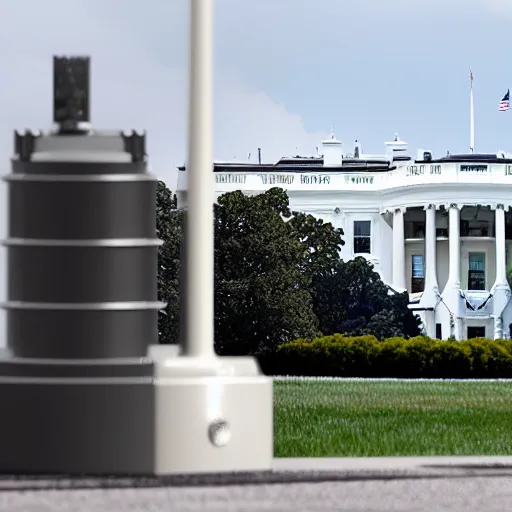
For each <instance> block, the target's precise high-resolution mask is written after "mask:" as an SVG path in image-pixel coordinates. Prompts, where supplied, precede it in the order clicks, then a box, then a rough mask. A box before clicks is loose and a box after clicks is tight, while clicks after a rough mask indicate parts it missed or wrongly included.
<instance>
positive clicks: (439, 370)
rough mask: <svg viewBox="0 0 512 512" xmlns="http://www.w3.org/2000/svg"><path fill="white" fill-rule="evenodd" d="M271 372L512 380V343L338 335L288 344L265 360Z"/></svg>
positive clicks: (330, 375) (306, 374)
mask: <svg viewBox="0 0 512 512" xmlns="http://www.w3.org/2000/svg"><path fill="white" fill-rule="evenodd" d="M260 365H261V367H262V369H263V371H264V372H265V373H266V374H267V375H297V376H329V377H396V378H438V379H443V378H512V341H510V340H489V339H485V338H475V339H471V340H466V341H455V340H445V341H441V340H437V339H432V338H428V337H426V336H416V337H414V338H410V339H404V338H397V337H393V338H388V339H385V340H384V341H378V340H377V338H375V337H374V336H343V335H341V334H335V335H332V336H323V337H320V338H316V339H313V340H305V339H298V340H295V341H292V342H289V343H284V344H282V345H281V346H280V347H278V349H277V350H276V351H275V352H273V353H271V354H267V355H265V356H264V358H262V359H261V360H260Z"/></svg>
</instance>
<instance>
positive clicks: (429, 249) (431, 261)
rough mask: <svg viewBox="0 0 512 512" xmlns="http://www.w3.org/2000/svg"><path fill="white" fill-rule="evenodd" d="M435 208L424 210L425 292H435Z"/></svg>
mask: <svg viewBox="0 0 512 512" xmlns="http://www.w3.org/2000/svg"><path fill="white" fill-rule="evenodd" d="M436 244H437V237H436V207H435V205H433V204H429V205H428V206H427V207H426V208H425V292H427V291H428V292H429V293H430V291H431V290H437V289H438V284H437V267H436V263H437V262H436Z"/></svg>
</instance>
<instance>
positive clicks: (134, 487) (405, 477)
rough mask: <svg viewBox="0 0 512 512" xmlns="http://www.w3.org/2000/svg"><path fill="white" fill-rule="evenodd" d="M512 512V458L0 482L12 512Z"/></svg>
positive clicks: (0, 494)
mask: <svg viewBox="0 0 512 512" xmlns="http://www.w3.org/2000/svg"><path fill="white" fill-rule="evenodd" d="M433 509H435V510H436V511H447V512H448V511H453V512H456V511H460V512H469V511H478V512H483V511H489V512H494V511H498V510H499V511H500V512H503V511H507V510H512V457H410V458H402V457H396V458H367V459H362V458H361V459H276V460H275V469H274V471H272V472H267V473H259V474H238V475H207V476H194V477H191V476H183V477H162V478H72V479H71V478H48V477H41V478H37V477H25V478H20V477H12V476H2V477H0V510H2V511H3V510H6V511H9V512H36V511H37V512H64V511H66V512H68V511H73V512H80V511H84V512H85V511H88V512H100V511H101V512H103V511H104V510H110V511H112V512H117V511H119V512H121V511H123V512H125V511H137V512H139V511H140V512H142V511H152V512H159V511H172V512H178V511H200V510H207V511H208V510H211V511H221V510H223V511H229V512H235V511H240V512H253V511H254V512H256V511H292V510H293V511H304V512H306V511H307V512H315V511H320V510H321V511H328V510H343V511H345V512H362V511H365V512H373V511H382V512H388V511H393V512H402V511H404V512H423V511H429V512H431V511H432V510H433Z"/></svg>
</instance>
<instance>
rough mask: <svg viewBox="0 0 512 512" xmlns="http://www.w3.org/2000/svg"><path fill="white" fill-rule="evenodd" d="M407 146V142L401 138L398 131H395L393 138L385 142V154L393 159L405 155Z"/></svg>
mask: <svg viewBox="0 0 512 512" xmlns="http://www.w3.org/2000/svg"><path fill="white" fill-rule="evenodd" d="M408 146H409V145H408V144H407V142H405V141H403V140H401V139H400V137H399V136H398V133H395V138H394V140H393V141H391V142H386V154H387V155H389V156H390V157H391V158H393V159H394V158H397V157H400V156H406V155H407V148H408Z"/></svg>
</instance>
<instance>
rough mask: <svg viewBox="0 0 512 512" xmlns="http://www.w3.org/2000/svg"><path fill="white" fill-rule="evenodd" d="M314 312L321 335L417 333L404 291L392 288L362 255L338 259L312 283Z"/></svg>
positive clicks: (382, 337) (417, 326)
mask: <svg viewBox="0 0 512 512" xmlns="http://www.w3.org/2000/svg"><path fill="white" fill-rule="evenodd" d="M312 293H313V302H314V307H315V313H316V315H317V317H318V319H319V322H320V330H321V331H322V332H323V334H324V335H330V334H336V333H340V334H351V335H356V336H357V335H362V334H374V335H375V336H376V337H377V338H379V339H384V338H387V337H391V336H405V337H409V336H416V335H418V334H419V323H420V321H419V319H418V318H417V317H416V316H415V315H414V313H413V312H412V311H411V310H409V308H408V307H407V305H408V304H409V297H408V294H407V292H404V293H396V292H394V291H392V290H391V289H390V288H389V287H388V286H387V285H386V284H385V283H384V282H383V281H382V279H381V278H380V276H379V274H378V273H377V272H375V270H374V269H373V265H372V264H371V263H369V262H368V261H367V260H366V259H365V258H363V257H361V256H360V257H357V258H355V259H353V260H348V261H341V260H340V261H338V263H337V266H336V269H335V271H334V272H333V273H331V274H325V275H322V276H318V277H317V278H316V279H315V280H314V283H313V290H312Z"/></svg>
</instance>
